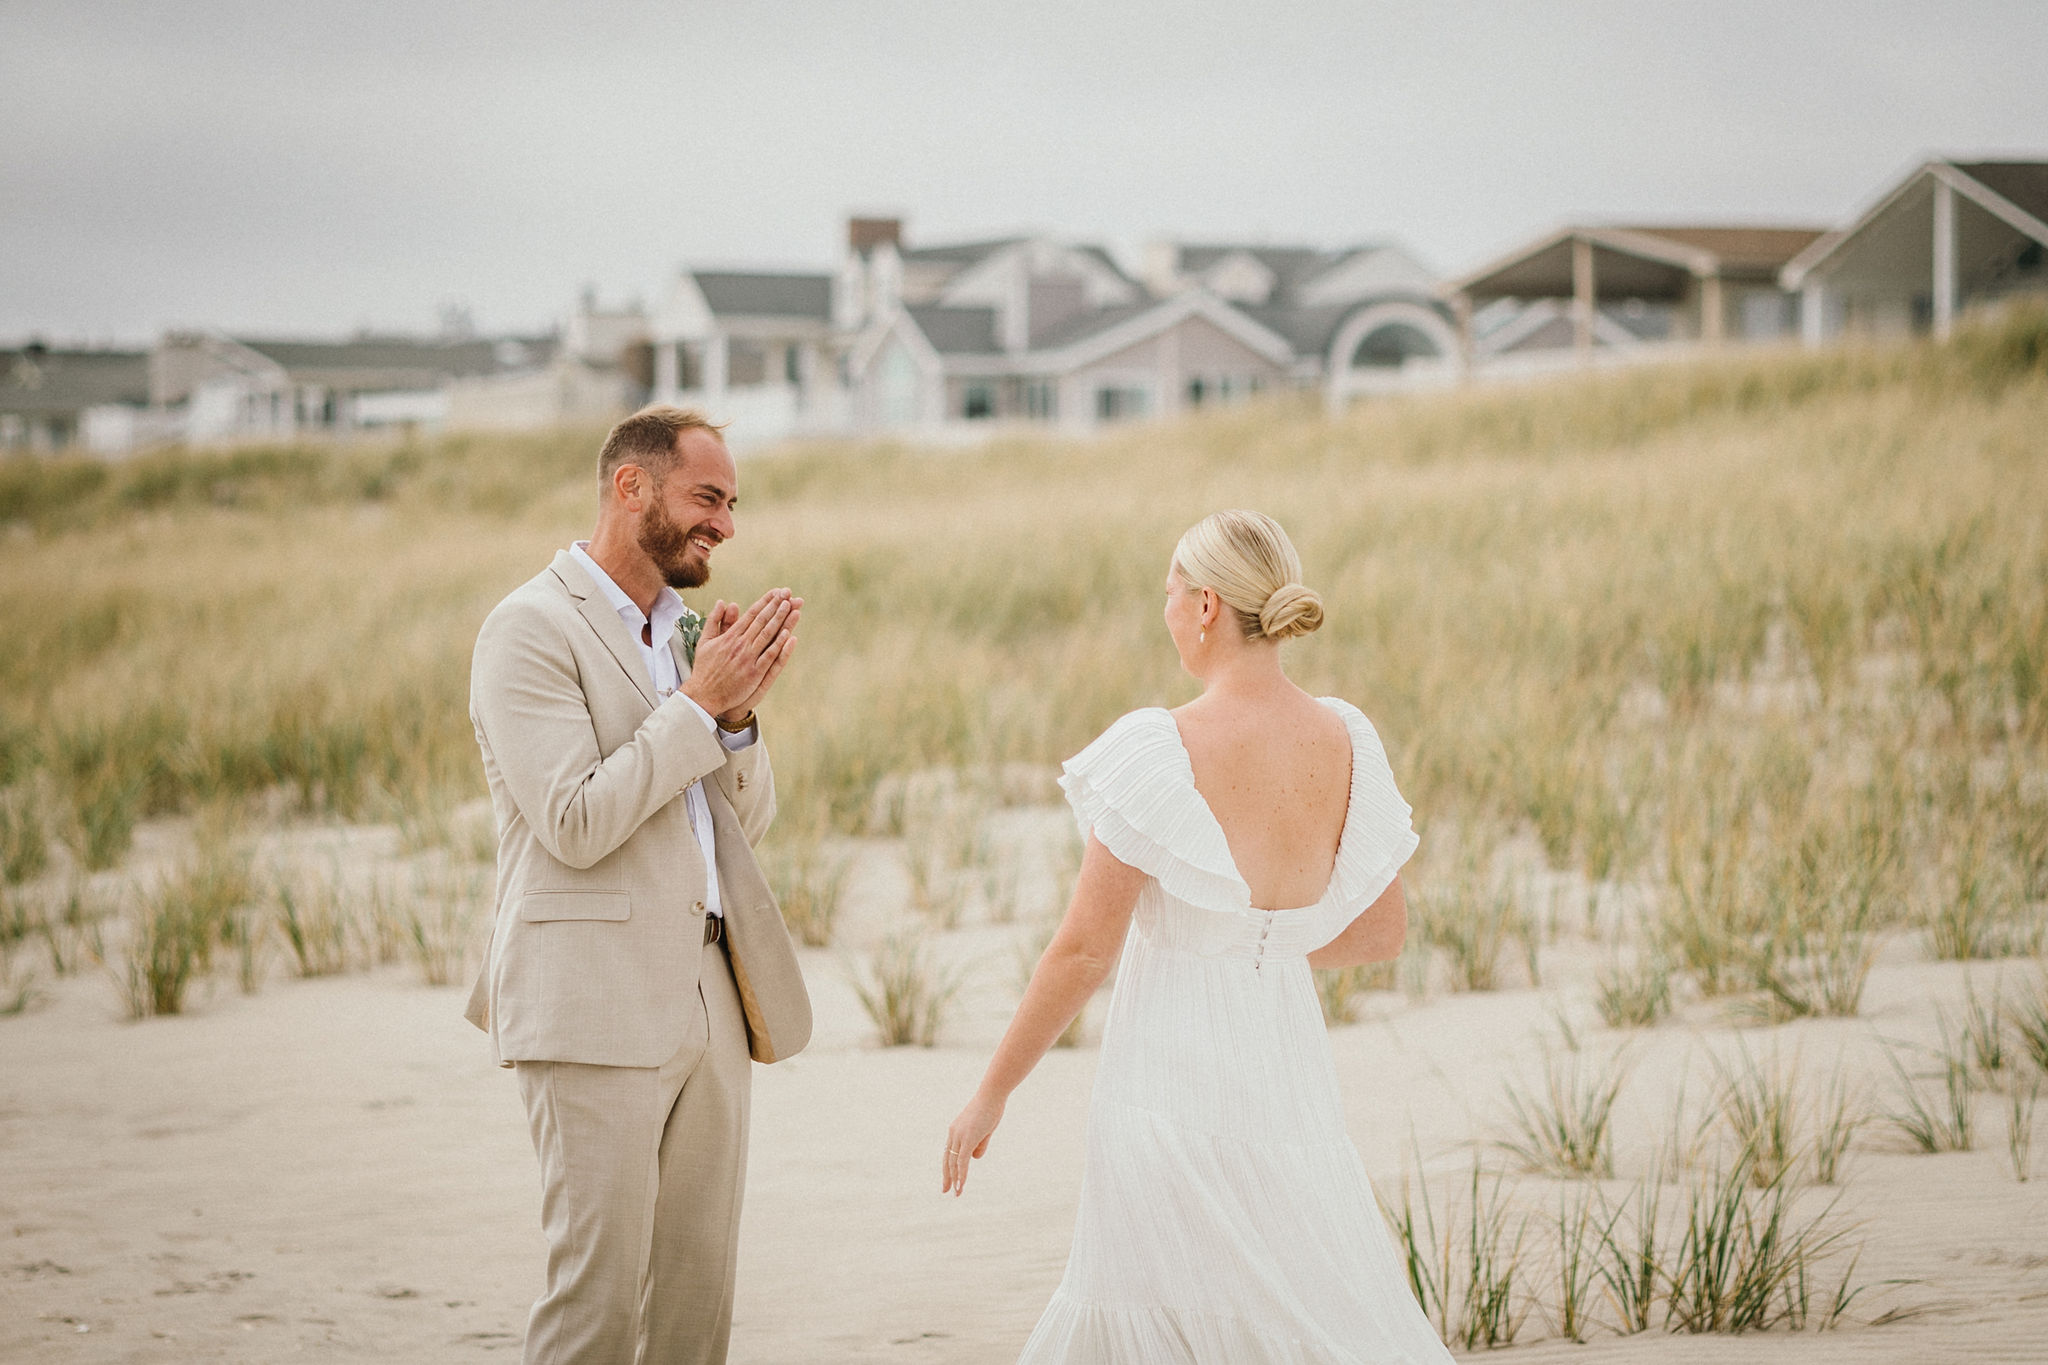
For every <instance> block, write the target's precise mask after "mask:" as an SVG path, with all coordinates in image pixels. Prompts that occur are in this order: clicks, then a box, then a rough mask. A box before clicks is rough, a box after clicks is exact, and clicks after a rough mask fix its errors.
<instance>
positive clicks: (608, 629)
mask: <svg viewBox="0 0 2048 1365" xmlns="http://www.w3.org/2000/svg"><path fill="white" fill-rule="evenodd" d="M676 662H677V665H678V667H679V670H680V671H683V672H684V673H685V675H687V669H686V668H683V664H684V660H683V659H682V657H681V655H680V653H678V655H677V659H676ZM469 695H470V720H471V722H472V723H473V724H474V725H475V727H476V740H477V744H478V746H479V747H480V748H481V749H482V750H483V761H484V775H485V776H486V777H487V778H488V779H489V781H490V788H491V806H492V809H493V810H494V811H495V813H496V815H497V824H498V891H497V906H496V911H495V915H494V917H493V920H492V930H491V946H490V951H489V954H488V957H487V959H486V961H485V964H484V969H483V973H482V975H481V976H479V977H478V979H477V983H476V989H475V990H474V991H473V992H472V993H471V995H470V1001H469V1009H468V1012H467V1017H468V1018H469V1020H470V1022H472V1023H474V1024H475V1025H476V1026H477V1027H478V1028H481V1029H484V1030H485V1031H487V1032H488V1033H489V1034H490V1035H491V1042H492V1045H493V1046H494V1048H495V1049H496V1051H497V1055H498V1059H499V1061H500V1062H502V1063H504V1064H506V1065H510V1064H511V1063H513V1062H521V1061H551V1062H586V1063H591V1064H595V1065H599V1066H659V1065H661V1064H662V1063H663V1062H665V1061H667V1060H668V1059H669V1058H670V1057H672V1056H674V1055H675V1054H676V1052H677V1051H678V1050H679V1049H680V1048H682V1047H683V1046H684V1045H685V1044H686V1043H692V1042H697V1041H700V1040H701V1039H702V1038H703V1037H704V1036H705V1029H706V1025H705V1019H704V1010H703V1007H702V1005H701V1004H700V1003H699V1001H698V998H697V969H698V963H699V961H700V959H701V957H702V955H703V954H704V953H705V952H706V951H711V952H716V951H717V949H716V948H712V949H706V948H705V947H704V892H705V886H706V881H705V867H704V857H703V853H702V851H701V849H700V846H699V845H698V843H697V839H696V836H695V835H694V834H693V833H692V832H691V830H690V818H689V815H688V813H687V803H686V802H684V801H683V800H682V799H681V798H682V795H683V792H684V791H685V790H687V789H688V787H689V785H690V784H691V783H692V782H696V781H700V780H701V781H704V782H705V783H706V786H705V789H704V795H705V802H706V804H707V805H708V806H709V807H710V809H711V819H712V827H713V829H714V831H715V832H716V835H717V838H716V844H717V849H718V877H719V882H718V886H719V899H720V905H721V908H722V909H723V910H724V912H725V930H726V935H727V949H728V951H729V952H730V955H731V958H732V968H733V977H734V979H735V980H736V981H737V983H738V985H739V990H740V1002H741V1005H742V1006H743V1008H744V1009H745V1012H746V1019H747V1035H748V1036H747V1041H748V1048H749V1051H750V1052H751V1053H752V1054H753V1056H754V1058H755V1059H756V1060H758V1061H763V1062H773V1061H779V1060H781V1059H782V1058H784V1057H789V1056H793V1055H794V1054H795V1053H796V1052H797V1051H798V1050H799V1049H801V1048H802V1047H803V1046H804V1044H805V1043H806V1042H808V1041H809V1040H810V1036H811V1003H810V997H809V995H808V994H807V993H806V992H805V990H804V981H803V975H802V973H801V972H800V971H799V970H798V968H797V962H796V950H795V948H794V946H793V945H792V944H791V943H790V939H789V931H788V930H787V929H786V928H785V927H784V926H783V922H782V912H781V910H780V909H779V908H778V907H777V905H776V903H775V896H774V894H773V893H772V892H771V891H770V890H769V889H768V883H767V880H766V879H765V878H764V877H763V876H762V875H761V868H760V865H759V864H758V863H756V862H755V860H754V849H753V846H754V844H756V843H757V842H759V840H760V838H761V836H762V834H763V833H765V832H766V830H767V828H768V823H769V821H770V820H771V819H773V818H774V815H775V779H774V775H773V772H772V770H771V769H770V768H769V766H768V750H767V745H766V744H765V742H762V741H756V742H755V743H754V744H751V745H749V746H748V747H746V748H744V749H740V750H738V751H728V750H727V749H726V748H725V746H724V745H722V744H720V743H719V742H718V739H717V737H716V736H715V735H714V734H713V733H712V731H711V728H710V727H709V726H707V725H705V723H704V718H703V716H702V714H701V713H700V712H698V711H697V710H696V709H695V708H694V707H692V706H691V705H690V703H689V701H688V700H686V699H685V698H683V697H680V696H676V697H670V698H669V699H667V700H666V701H662V700H660V699H659V698H658V697H657V696H656V695H655V692H654V684H653V681H652V679H650V678H649V677H648V676H647V666H646V664H645V662H644V661H643V660H642V658H641V656H640V653H639V648H638V646H637V644H636V643H635V641H634V640H633V638H632V634H631V632H630V630H629V629H628V628H627V626H626V623H625V622H624V621H622V620H620V619H619V615H618V613H617V612H616V611H614V610H613V609H612V607H611V606H610V604H609V603H607V602H606V600H605V598H604V597H603V595H602V594H601V593H599V592H598V589H597V585H596V584H595V583H593V582H592V581H591V579H590V575H589V574H587V573H586V572H584V570H583V569H582V568H581V567H579V566H578V565H577V563H576V561H575V560H574V559H573V558H572V557H571V556H570V555H569V554H568V552H566V551H564V552H562V553H559V554H557V555H556V556H555V562H554V563H553V564H551V565H549V566H548V568H547V569H546V570H545V571H544V572H542V573H540V574H538V575H536V576H535V577H534V578H533V579H532V580H531V581H530V582H528V583H526V584H524V585H523V586H521V587H520V588H518V589H517V590H515V591H514V592H513V593H512V594H511V595H510V596H509V597H507V598H506V599H505V600H504V601H503V602H500V603H499V604H498V606H497V608H496V609H495V610H493V611H492V612H491V614H490V616H489V617H488V618H487V619H486V620H485V621H484V625H483V629H482V631H480V632H479V633H478V635H477V641H476V654H475V657H474V659H473V661H472V664H471V671H470V686H469Z"/></svg>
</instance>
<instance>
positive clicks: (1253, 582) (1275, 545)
mask: <svg viewBox="0 0 2048 1365" xmlns="http://www.w3.org/2000/svg"><path fill="white" fill-rule="evenodd" d="M1173 565H1174V568H1175V569H1176V570H1178V571H1179V573H1180V577H1181V581H1182V582H1183V583H1186V584H1187V585H1188V586H1189V587H1193V588H1207V589H1209V590H1210V591H1211V592H1213V593H1215V594H1216V595H1217V596H1218V597H1220V598H1222V599H1223V604H1224V605H1225V606H1227V607H1229V608H1230V610H1231V611H1232V612H1233V613H1235V615H1236V616H1237V623H1238V628H1239V629H1240V630H1241V631H1243V633H1244V637H1245V639H1247V640H1291V639H1293V638H1294V637H1295V636H1297V635H1306V634H1308V633H1309V632H1310V631H1312V630H1315V629H1316V628H1317V627H1319V626H1321V625H1322V624H1323V599H1322V598H1321V597H1318V596H1317V595H1316V591H1315V589H1313V588H1310V587H1308V586H1306V585H1304V584H1303V583H1302V581H1301V556H1300V555H1298V554H1296V553H1295V552H1294V543H1293V542H1292V541H1290V540H1288V539H1287V532H1285V531H1283V530H1281V529H1280V523H1279V522H1277V521H1275V520H1273V519H1272V518H1271V517H1269V516H1267V515H1266V514H1265V513H1263V512H1247V511H1242V510H1233V511H1229V512H1217V513H1215V514H1213V515H1211V516H1207V517H1204V518H1202V520H1200V521H1198V522H1196V523H1195V524H1194V525H1193V526H1191V527H1189V528H1188V533H1187V534H1186V535H1184V536H1182V537H1181V538H1180V544H1178V545H1176V546H1174V549H1173Z"/></svg>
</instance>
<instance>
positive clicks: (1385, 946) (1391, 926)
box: [1308, 876, 1408, 967]
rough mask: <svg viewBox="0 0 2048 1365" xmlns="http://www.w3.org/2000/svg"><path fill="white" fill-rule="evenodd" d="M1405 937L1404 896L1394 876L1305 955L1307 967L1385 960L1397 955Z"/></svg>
mask: <svg viewBox="0 0 2048 1365" xmlns="http://www.w3.org/2000/svg"><path fill="white" fill-rule="evenodd" d="M1407 937H1408V897H1407V895H1406V894H1405V893H1404V892H1403V891H1402V890H1401V879H1400V877H1399V876H1396V877H1395V878H1394V880H1392V881H1391V882H1388V883H1387V889H1386V890H1384V891H1382V892H1380V894H1379V899H1378V900H1375V901H1374V902H1373V903H1372V904H1371V905H1368V906H1366V907H1365V909H1364V910H1363V911H1361V912H1360V914H1359V916H1358V918H1357V919H1354V920H1352V921H1351V923H1349V924H1347V925H1345V926H1344V932H1343V933H1341V934H1339V935H1337V937H1335V938H1333V939H1331V940H1330V941H1329V942H1328V943H1325V944H1324V945H1323V946H1322V947H1320V948H1318V949H1316V950H1315V951H1314V952H1312V953H1310V954H1309V955H1308V965H1309V966H1311V967H1356V966H1359V965H1360V964H1362V963H1367V962H1386V961H1390V960H1391V959H1393V958H1397V957H1399V956H1400V955H1401V944H1402V942H1403V941H1404V940H1405V939H1406V938H1407Z"/></svg>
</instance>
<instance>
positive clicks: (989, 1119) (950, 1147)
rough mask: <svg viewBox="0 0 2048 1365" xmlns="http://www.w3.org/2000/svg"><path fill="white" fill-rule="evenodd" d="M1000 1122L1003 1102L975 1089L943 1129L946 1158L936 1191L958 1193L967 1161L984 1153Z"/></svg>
mask: <svg viewBox="0 0 2048 1365" xmlns="http://www.w3.org/2000/svg"><path fill="white" fill-rule="evenodd" d="M1002 1121H1003V1102H1002V1101H1001V1100H992V1099H988V1098H986V1097H984V1096H983V1095H982V1094H981V1093H980V1092H978V1091H977V1092H976V1093H975V1096H974V1098H973V1099H971V1100H969V1101H968V1102H967V1107H966V1108H965V1109H962V1110H961V1111H960V1117H959V1118H956V1119H954V1120H953V1122H952V1124H951V1126H949V1127H948V1128H947V1129H946V1157H945V1161H944V1164H943V1166H942V1168H941V1169H942V1172H943V1175H942V1178H941V1181H940V1184H939V1193H941V1194H951V1195H955V1196H958V1195H959V1194H960V1193H961V1192H962V1191H963V1190H965V1189H966V1188H967V1162H968V1160H969V1159H970V1158H972V1157H980V1156H987V1155H988V1140H989V1136H990V1135H991V1134H992V1133H994V1132H995V1130H996V1125H997V1124H999V1123H1001V1122H1002Z"/></svg>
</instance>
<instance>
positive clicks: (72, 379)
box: [0, 345, 149, 415]
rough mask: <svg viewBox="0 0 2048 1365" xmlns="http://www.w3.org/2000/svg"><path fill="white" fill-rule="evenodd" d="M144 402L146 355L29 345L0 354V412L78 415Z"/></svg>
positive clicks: (130, 352) (141, 352)
mask: <svg viewBox="0 0 2048 1365" xmlns="http://www.w3.org/2000/svg"><path fill="white" fill-rule="evenodd" d="M148 401H149V352H147V351H70V350H51V349H48V348H46V347H41V346H35V345H29V346H24V347H22V348H21V349H19V350H6V351H0V412H8V413H19V414H23V415H32V414H56V413H74V412H82V411H84V410H85V409H86V408H90V407H97V406H99V405H100V404H103V403H126V404H130V405H134V406H138V407H139V406H141V405H143V404H145V403H147V402H148Z"/></svg>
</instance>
